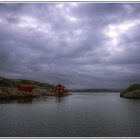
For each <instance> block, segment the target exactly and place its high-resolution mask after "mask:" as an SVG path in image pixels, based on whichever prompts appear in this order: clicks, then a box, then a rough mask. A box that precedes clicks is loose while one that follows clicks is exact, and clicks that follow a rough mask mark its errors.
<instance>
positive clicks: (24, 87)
mask: <svg viewBox="0 0 140 140" xmlns="http://www.w3.org/2000/svg"><path fill="white" fill-rule="evenodd" d="M18 90H19V91H24V92H32V91H33V88H32V85H20V86H18Z"/></svg>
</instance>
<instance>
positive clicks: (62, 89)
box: [54, 84, 68, 93]
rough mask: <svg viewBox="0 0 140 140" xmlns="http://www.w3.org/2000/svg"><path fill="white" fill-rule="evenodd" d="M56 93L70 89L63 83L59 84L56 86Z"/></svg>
mask: <svg viewBox="0 0 140 140" xmlns="http://www.w3.org/2000/svg"><path fill="white" fill-rule="evenodd" d="M54 93H68V91H67V90H66V89H65V88H64V87H63V86H62V85H61V84H58V85H57V86H56V87H55V90H54Z"/></svg>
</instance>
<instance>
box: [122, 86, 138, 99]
mask: <svg viewBox="0 0 140 140" xmlns="http://www.w3.org/2000/svg"><path fill="white" fill-rule="evenodd" d="M120 97H124V98H131V99H140V84H133V85H131V86H130V87H128V88H127V89H126V90H124V91H122V92H121V93H120Z"/></svg>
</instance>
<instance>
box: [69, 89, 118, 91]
mask: <svg viewBox="0 0 140 140" xmlns="http://www.w3.org/2000/svg"><path fill="white" fill-rule="evenodd" d="M71 91H72V92H119V91H114V90H110V89H78V90H71Z"/></svg>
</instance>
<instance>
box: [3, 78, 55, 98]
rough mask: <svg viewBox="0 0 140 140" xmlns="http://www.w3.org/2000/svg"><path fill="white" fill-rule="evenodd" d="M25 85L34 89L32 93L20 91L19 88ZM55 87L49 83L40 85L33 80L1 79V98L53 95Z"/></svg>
mask: <svg viewBox="0 0 140 140" xmlns="http://www.w3.org/2000/svg"><path fill="white" fill-rule="evenodd" d="M19 85H22V86H23V85H24V86H27V87H33V92H32V93H24V92H22V91H18V86H19ZM54 88H55V86H54V85H51V84H48V83H40V82H37V81H32V80H24V79H6V78H3V77H0V98H1V97H25V96H28V95H29V96H40V95H52V91H53V90H54Z"/></svg>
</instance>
